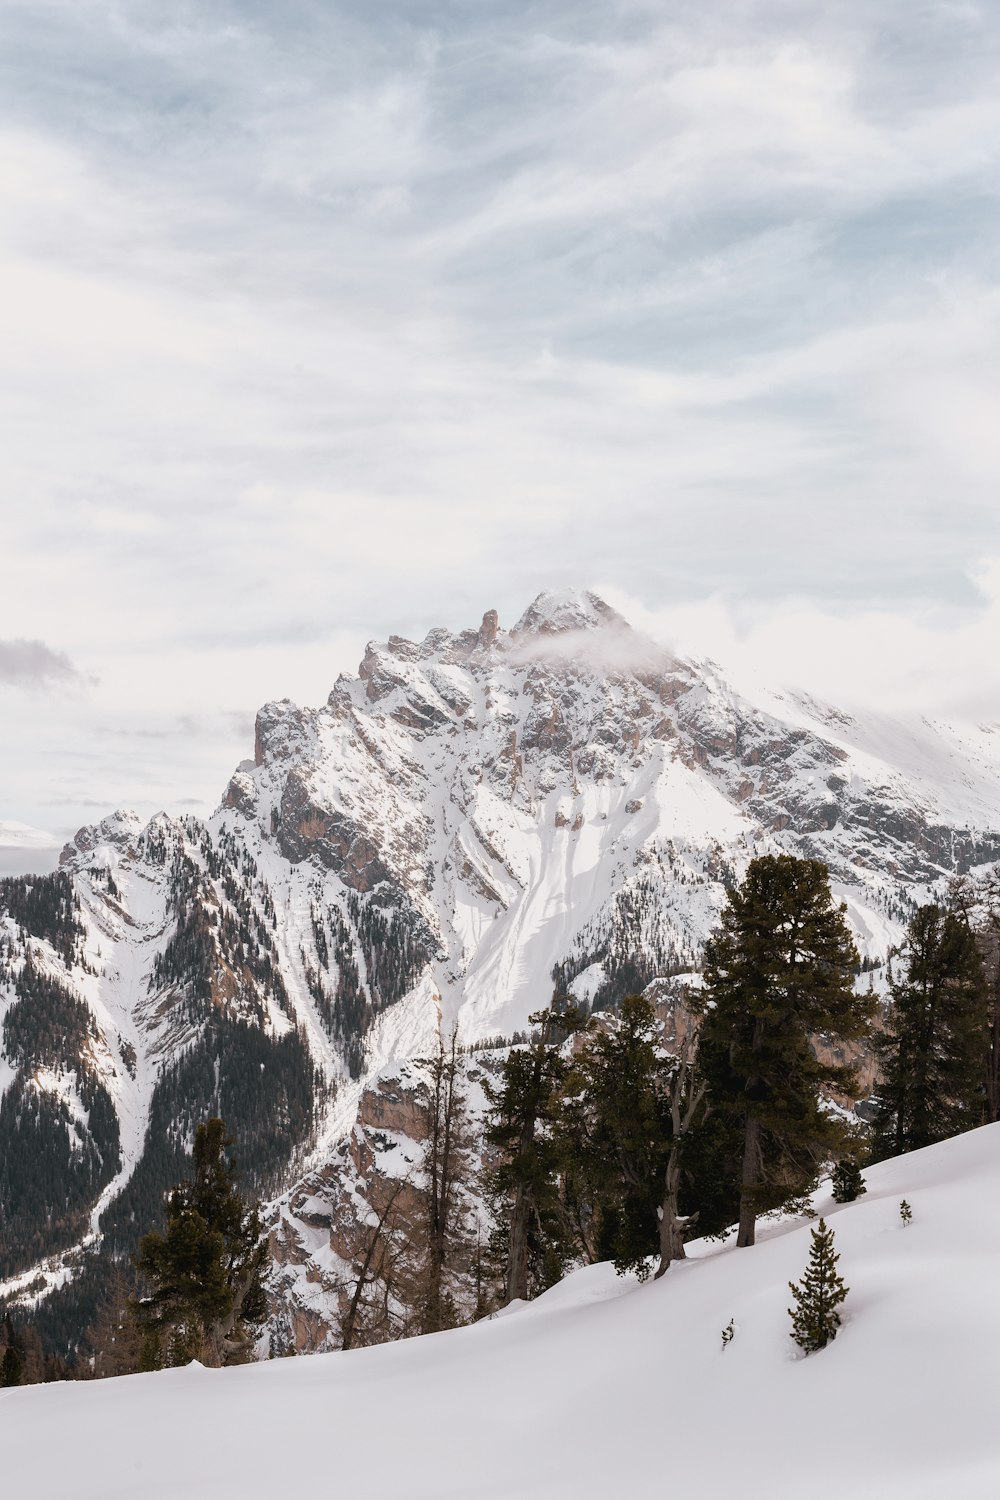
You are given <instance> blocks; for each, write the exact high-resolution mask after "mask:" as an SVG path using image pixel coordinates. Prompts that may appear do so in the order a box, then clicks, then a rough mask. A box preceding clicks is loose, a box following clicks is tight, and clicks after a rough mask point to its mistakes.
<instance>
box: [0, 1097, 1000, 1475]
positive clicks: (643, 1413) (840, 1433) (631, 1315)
mask: <svg viewBox="0 0 1000 1500" xmlns="http://www.w3.org/2000/svg"><path fill="white" fill-rule="evenodd" d="M866 1178H867V1184H868V1192H867V1194H866V1195H865V1196H864V1197H862V1198H860V1199H859V1200H858V1201H857V1202H855V1203H853V1204H844V1205H834V1204H832V1203H831V1202H830V1199H829V1195H828V1193H826V1192H821V1193H819V1194H818V1195H817V1198H816V1207H817V1209H818V1210H819V1211H820V1212H822V1213H825V1214H826V1215H827V1217H828V1220H829V1222H830V1223H831V1224H832V1225H833V1227H834V1230H835V1234H836V1248H837V1250H838V1252H839V1253H840V1256H841V1259H840V1265H839V1268H838V1269H839V1270H840V1271H841V1273H842V1274H843V1276H844V1278H845V1280H846V1281H847V1283H848V1285H849V1287H850V1289H851V1290H850V1295H849V1297H848V1300H847V1302H846V1304H845V1307H844V1313H845V1322H844V1327H843V1328H842V1330H841V1332H840V1335H839V1336H838V1338H837V1340H836V1342H835V1343H834V1344H832V1345H830V1346H829V1347H828V1348H827V1349H825V1350H823V1351H822V1352H821V1353H819V1354H814V1355H811V1356H809V1357H808V1358H805V1357H803V1356H801V1355H800V1354H799V1353H798V1351H797V1350H796V1348H795V1346H794V1344H793V1343H792V1341H791V1339H790V1338H789V1336H788V1332H789V1328H790V1320H789V1318H788V1316H787V1312H786V1309H787V1307H788V1304H789V1301H790V1294H789V1292H788V1288H787V1283H788V1281H789V1280H797V1279H798V1278H799V1277H800V1276H801V1274H802V1271H803V1270H804V1268H805V1264H806V1260H807V1256H808V1251H809V1224H808V1223H807V1222H806V1221H803V1220H801V1219H799V1220H793V1221H778V1222H775V1223H770V1224H766V1225H764V1226H762V1235H761V1242H760V1243H759V1244H758V1245H757V1246H755V1247H754V1248H753V1249H750V1250H736V1249H735V1248H734V1247H733V1246H732V1245H720V1244H718V1243H706V1242H699V1243H698V1244H696V1245H693V1246H692V1247H691V1251H692V1255H691V1258H690V1259H689V1260H688V1261H687V1262H686V1263H682V1264H678V1265H675V1266H673V1267H672V1268H671V1270H670V1271H669V1273H668V1274H667V1276H666V1277H664V1278H663V1279H662V1280H661V1281H658V1282H647V1283H645V1284H644V1285H638V1284H636V1283H635V1282H634V1281H627V1280H619V1279H618V1278H616V1277H615V1276H614V1273H613V1271H612V1270H611V1268H610V1267H608V1266H594V1267H590V1268H588V1269H586V1270H583V1271H580V1272H578V1273H576V1274H575V1275H573V1276H571V1277H569V1278H567V1280H566V1281H564V1282H563V1283H562V1284H561V1285H559V1286H558V1287H556V1288H554V1289H553V1291H552V1292H550V1293H548V1294H547V1295H546V1296H545V1297H543V1298H541V1299H539V1300H538V1301H537V1302H535V1303H533V1304H530V1305H529V1306H524V1307H519V1308H515V1309H512V1310H510V1311H509V1312H508V1313H507V1314H506V1315H504V1316H502V1317H497V1318H495V1319H493V1320H492V1321H489V1322H485V1323H480V1324H477V1325H475V1326H474V1327H471V1328H465V1329H459V1330H457V1331H455V1332H453V1333H445V1334H438V1335H435V1336H433V1337H430V1338H423V1339H413V1340H410V1341H408V1342H406V1343H401V1344H390V1345H383V1346H381V1347H378V1348H373V1349H362V1350H357V1351H353V1352H351V1353H350V1354H332V1355H314V1356H312V1357H310V1358H300V1359H291V1360H276V1361H273V1362H270V1363H265V1364H261V1365H256V1366H250V1367H246V1368H243V1369H236V1370H229V1371H208V1370H203V1369H201V1368H200V1367H199V1366H190V1367H188V1368H187V1369H184V1370H172V1371H166V1372H164V1373H162V1374H159V1375H147V1376H133V1377H130V1378H128V1379H123V1380H110V1381H103V1382H97V1383H94V1384H67V1385H62V1386H45V1387H40V1386H36V1387H30V1388H25V1389H19V1390H12V1391H3V1392H0V1451H2V1458H3V1469H4V1475H5V1479H6V1480H7V1481H8V1482H9V1483H10V1487H11V1492H12V1493H30V1494H31V1495H33V1496H34V1497H37V1500H49V1497H52V1500H55V1497H57V1496H60V1497H61V1496H63V1495H67V1494H72V1495H74V1496H78V1497H80V1500H119V1497H121V1500H125V1497H128V1500H133V1497H134V1496H137V1495H140V1494H141V1495H142V1496H143V1497H144V1500H182V1497H183V1500H237V1497H239V1500H256V1497H264V1496H268V1497H271V1496H274V1495H277V1494H286V1493H289V1492H299V1491H307V1490H308V1491H311V1490H314V1489H318V1490H319V1491H320V1492H321V1493H324V1494H327V1493H329V1494H345V1495H362V1494H363V1495H364V1496H365V1497H366V1500H382V1497H385V1500H388V1497H393V1500H399V1497H401V1496H405V1497H407V1500H563V1497H565V1500H589V1497H594V1500H597V1497H601V1500H609V1497H619V1496H620V1497H623V1500H627V1497H632V1496H636V1497H638V1496H647V1495H649V1496H660V1495H663V1496H669V1495H673V1494H691V1495H696V1496H700V1497H705V1500H716V1497H718V1500H723V1497H729V1496H731V1495H734V1494H740V1495H742V1496H744V1497H749V1500H755V1497H757V1496H759V1497H761V1500H783V1497H786V1496H787V1497H789V1500H790V1497H792V1496H795V1497H801V1496H808V1497H810V1500H827V1497H829V1500H833V1497H838V1500H841V1497H845V1496H849V1497H851V1500H883V1497H895V1496H900V1497H903V1496H905V1497H907V1500H992V1497H994V1496H996V1495H997V1494H1000V1423H998V1419H997V1415H996V1395H995V1386H996V1378H995V1368H996V1349H997V1346H998V1342H1000V1297H998V1296H997V1287H998V1283H1000V1126H989V1127H986V1128H984V1129H982V1130H979V1131H974V1132H972V1133H971V1134H969V1135H967V1136H963V1137H960V1138H958V1139H956V1140H952V1141H948V1142H945V1143H944V1144H943V1145H940V1146H935V1147H931V1148H930V1149H928V1150H926V1151H922V1152H917V1153H915V1154H914V1155H912V1156H909V1157H903V1158H899V1159H898V1160H896V1161H893V1162H887V1163H883V1164H882V1165H880V1166H878V1167H873V1168H870V1169H869V1170H868V1172H867V1173H866ZM904 1196H905V1197H906V1198H907V1199H908V1200H909V1201H910V1203H911V1204H912V1207H913V1214H914V1218H913V1223H912V1224H911V1225H910V1226H909V1227H908V1228H904V1227H903V1225H902V1224H901V1222H900V1219H899V1200H900V1198H902V1197H904ZM730 1318H733V1319H734V1320H735V1330H736V1332H735V1338H734V1339H733V1341H732V1343H731V1344H730V1345H729V1347H728V1349H726V1350H725V1351H723V1349H722V1341H721V1331H722V1328H723V1327H724V1326H725V1325H726V1323H728V1321H729V1319H730Z"/></svg>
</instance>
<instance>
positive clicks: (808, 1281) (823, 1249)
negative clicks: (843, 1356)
mask: <svg viewBox="0 0 1000 1500" xmlns="http://www.w3.org/2000/svg"><path fill="white" fill-rule="evenodd" d="M839 1260H840V1256H839V1255H838V1254H837V1253H836V1251H835V1250H834V1248H833V1230H832V1229H830V1228H828V1226H827V1223H826V1220H825V1219H820V1221H819V1223H818V1224H817V1225H816V1228H815V1229H814V1230H813V1231H812V1246H811V1248H810V1251H809V1264H808V1265H807V1266H806V1269H805V1274H804V1275H803V1277H802V1280H801V1282H799V1283H798V1284H796V1283H795V1282H794V1281H790V1282H789V1283H788V1286H789V1290H790V1291H791V1294H792V1297H793V1299H794V1301H795V1306H794V1308H792V1307H790V1308H789V1309H788V1316H789V1317H790V1318H791V1320H792V1332H791V1337H792V1338H793V1339H794V1340H795V1342H796V1343H797V1344H798V1346H799V1348H800V1349H804V1350H805V1352H806V1354H814V1353H816V1352H817V1351H818V1350H820V1349H825V1348H826V1346H827V1344H830V1343H832V1342H833V1340H834V1339H835V1338H836V1337H837V1330H838V1329H839V1328H840V1322H841V1319H840V1313H839V1312H838V1311H837V1309H838V1308H839V1307H840V1306H841V1304H842V1303H843V1301H844V1299H845V1297H846V1296H847V1293H848V1292H849V1291H850V1288H849V1287H847V1286H845V1285H844V1282H843V1279H842V1278H841V1277H840V1276H839V1275H838V1273H837V1262H838V1261H839Z"/></svg>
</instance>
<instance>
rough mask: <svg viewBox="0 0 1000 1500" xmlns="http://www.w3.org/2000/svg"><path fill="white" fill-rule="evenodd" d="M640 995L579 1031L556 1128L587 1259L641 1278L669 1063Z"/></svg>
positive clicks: (657, 1184)
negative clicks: (582, 1035) (581, 1036)
mask: <svg viewBox="0 0 1000 1500" xmlns="http://www.w3.org/2000/svg"><path fill="white" fill-rule="evenodd" d="M659 1044H660V1027H659V1024H658V1022H657V1020H656V1016H655V1013H654V1011H653V1007H652V1005H651V1004H650V1002H649V1001H648V1000H647V999H646V998H645V997H644V996H642V995H626V997H625V999H624V1000H623V1001H622V1006H621V1013H620V1015H618V1016H615V1017H607V1016H603V1017H601V1018H599V1019H595V1020H594V1021H592V1022H591V1024H590V1026H589V1027H588V1030H587V1034H586V1044H585V1046H584V1047H583V1048H582V1050H581V1052H580V1054H579V1057H578V1059H577V1064H576V1067H575V1069H574V1071H573V1073H572V1075H571V1076H570V1078H569V1079H568V1081H567V1096H568V1097H567V1099H566V1100H565V1101H564V1107H563V1111H562V1115H561V1117H560V1122H559V1130H558V1139H559V1148H560V1150H561V1152H562V1156H563V1164H564V1174H565V1182H564V1190H565V1191H566V1192H567V1195H568V1198H569V1200H570V1202H571V1203H574V1204H576V1205H577V1207H578V1209H579V1211H580V1213H581V1218H582V1219H583V1222H582V1223H581V1226H580V1227H581V1229H582V1232H583V1234H584V1235H585V1236H586V1239H587V1241H588V1242H589V1243H588V1245H587V1246H586V1248H589V1249H590V1251H591V1254H592V1256H593V1258H595V1259H599V1260H612V1261H614V1264H615V1268H616V1270H618V1271H619V1273H622V1272H625V1271H635V1272H636V1273H637V1274H638V1275H639V1276H643V1275H646V1274H648V1261H649V1258H650V1257H651V1256H652V1255H653V1254H655V1252H656V1249H657V1246H658V1243H659V1228H658V1217H657V1210H658V1209H659V1208H660V1206H661V1198H662V1193H663V1183H664V1178H665V1172H666V1166H667V1161H668V1157H669V1154H670V1144H671V1129H670V1106H669V1093H668V1083H669V1079H670V1077H671V1075H672V1073H673V1071H674V1068H675V1063H674V1060H673V1059H671V1058H669V1057H667V1056H666V1054H665V1053H664V1052H663V1051H662V1049H661V1047H660V1045H659Z"/></svg>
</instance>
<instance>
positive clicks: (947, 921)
mask: <svg viewBox="0 0 1000 1500" xmlns="http://www.w3.org/2000/svg"><path fill="white" fill-rule="evenodd" d="M897 975H898V977H897V978H896V979H895V980H894V981H893V984H892V987H891V993H892V1004H891V1007H890V1009H889V1012H888V1015H887V1017H886V1028H885V1032H884V1034H883V1035H881V1036H880V1037H879V1038H877V1042H876V1050H877V1054H878V1059H879V1063H880V1067H881V1072H882V1080H881V1083H880V1085H879V1089H878V1114H877V1116H876V1120H875V1143H874V1154H875V1158H876V1160H878V1159H880V1158H882V1157H886V1156H897V1155H900V1154H901V1153H903V1152H905V1151H916V1150H919V1149H920V1147H922V1146H929V1145H931V1144H933V1142H935V1141H941V1140H945V1139H946V1138H947V1137H948V1136H951V1135H957V1134H958V1133H959V1132H960V1131H963V1130H969V1129H971V1128H972V1127H973V1126H975V1125H979V1124H981V1123H982V1122H983V1121H984V1119H985V1118H986V1093H985V1077H984V1074H985V1067H984V1057H985V1054H986V1052H987V1050H988V1020H989V996H988V992H987V987H986V983H985V980H984V975H983V967H982V961H981V958H980V954H979V951H978V948H977V944H976V938H975V935H974V933H973V932H972V930H971V928H970V927H969V925H968V922H967V921H966V919H965V918H964V916H961V915H959V914H958V913H956V912H951V911H946V910H945V909H944V908H943V907H940V906H935V905H930V906H922V907H920V908H919V910H918V911H917V912H915V913H914V915H913V918H912V919H911V921H910V924H909V927H908V929H907V933H906V939H905V943H904V946H903V951H902V957H901V965H900V968H899V969H898V970H897Z"/></svg>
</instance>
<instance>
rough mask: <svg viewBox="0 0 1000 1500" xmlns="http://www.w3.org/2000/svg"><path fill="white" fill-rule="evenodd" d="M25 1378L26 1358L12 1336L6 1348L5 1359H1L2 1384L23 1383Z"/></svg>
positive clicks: (0, 1373)
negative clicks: (24, 1358)
mask: <svg viewBox="0 0 1000 1500" xmlns="http://www.w3.org/2000/svg"><path fill="white" fill-rule="evenodd" d="M23 1380H24V1360H23V1359H22V1357H21V1351H20V1349H19V1348H18V1347H17V1344H16V1342H15V1341H14V1339H13V1338H12V1339H11V1341H10V1343H9V1344H8V1345H7V1348H6V1349H5V1350H4V1356H3V1360H2V1361H0V1386H5V1387H6V1386H13V1385H21V1384H22V1383H23Z"/></svg>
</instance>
